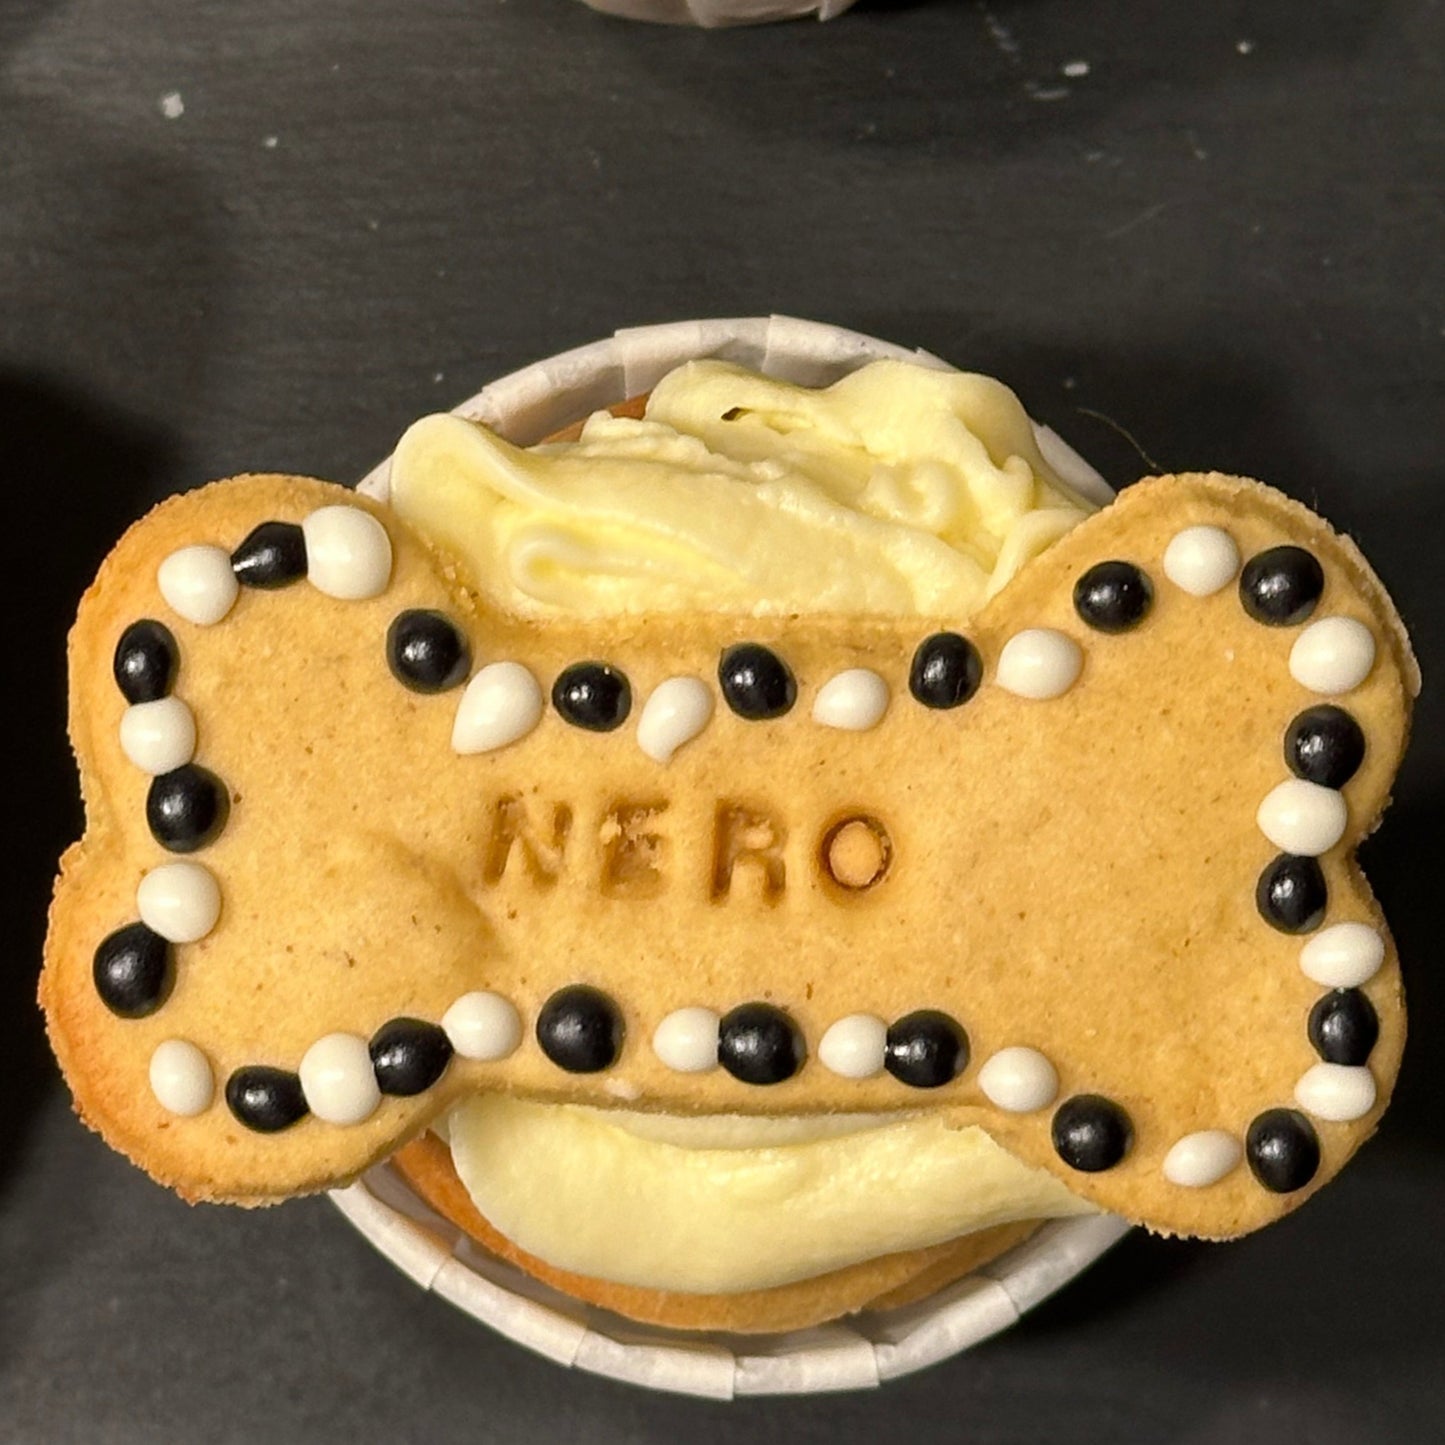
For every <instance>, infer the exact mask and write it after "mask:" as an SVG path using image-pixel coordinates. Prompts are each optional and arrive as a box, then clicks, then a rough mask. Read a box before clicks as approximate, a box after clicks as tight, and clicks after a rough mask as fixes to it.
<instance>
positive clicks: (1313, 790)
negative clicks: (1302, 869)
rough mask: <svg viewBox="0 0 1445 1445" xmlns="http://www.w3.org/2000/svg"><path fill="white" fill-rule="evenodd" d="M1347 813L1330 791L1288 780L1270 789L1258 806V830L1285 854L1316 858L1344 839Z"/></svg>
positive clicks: (1314, 785) (1313, 784)
mask: <svg viewBox="0 0 1445 1445" xmlns="http://www.w3.org/2000/svg"><path fill="white" fill-rule="evenodd" d="M1347 818H1348V813H1347V811H1346V809H1345V800H1344V798H1343V797H1341V796H1340V794H1339V793H1337V792H1336V791H1335V790H1334V789H1333V788H1322V787H1320V785H1319V784H1318V783H1308V782H1306V781H1305V780H1304V779H1303V778H1290V779H1289V780H1288V781H1286V782H1283V783H1280V784H1279V785H1278V786H1277V787H1274V788H1271V789H1270V790H1269V792H1268V793H1267V794H1266V795H1265V799H1264V801H1263V802H1262V803H1261V804H1260V805H1259V811H1258V813H1256V815H1255V820H1256V821H1257V822H1258V824H1259V831H1260V832H1261V833H1263V834H1264V836H1265V837H1266V838H1268V839H1269V841H1270V842H1271V843H1273V844H1274V846H1275V847H1276V848H1279V849H1282V850H1283V851H1284V852H1286V853H1294V854H1297V855H1299V856H1300V857H1303V858H1318V857H1319V856H1320V854H1321V853H1328V852H1329V851H1330V849H1331V848H1333V847H1334V846H1335V844H1336V843H1338V842H1339V841H1340V839H1341V838H1342V837H1343V836H1344V832H1345V822H1346V820H1347Z"/></svg>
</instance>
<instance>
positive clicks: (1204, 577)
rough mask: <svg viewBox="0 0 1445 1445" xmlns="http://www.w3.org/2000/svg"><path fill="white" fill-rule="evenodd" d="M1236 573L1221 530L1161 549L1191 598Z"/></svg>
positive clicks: (1185, 535) (1198, 530)
mask: <svg viewBox="0 0 1445 1445" xmlns="http://www.w3.org/2000/svg"><path fill="white" fill-rule="evenodd" d="M1238 571H1239V548H1238V547H1236V546H1235V545H1234V538H1233V537H1231V536H1230V535H1229V533H1228V532H1226V531H1225V530H1224V529H1223V528H1222V527H1186V528H1185V529H1184V530H1183V531H1182V532H1178V533H1176V534H1175V536H1174V539H1173V541H1171V542H1170V543H1169V545H1168V546H1167V547H1166V548H1165V549H1164V575H1165V576H1166V577H1167V578H1168V579H1169V580H1170V581H1171V582H1172V583H1173V584H1174V585H1175V586H1176V587H1180V588H1183V590H1184V591H1185V592H1187V593H1189V595H1190V596H1191V597H1212V596H1213V595H1214V593H1216V592H1218V591H1219V589H1220V588H1221V587H1227V586H1228V585H1229V583H1230V582H1231V581H1233V580H1234V574H1235V573H1236V572H1238ZM1190 1137H1191V1138H1192V1137H1193V1136H1192V1135H1191V1136H1190Z"/></svg>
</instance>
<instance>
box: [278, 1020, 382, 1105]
mask: <svg viewBox="0 0 1445 1445" xmlns="http://www.w3.org/2000/svg"><path fill="white" fill-rule="evenodd" d="M297 1073H298V1074H300V1076H301V1092H302V1093H303V1094H305V1095H306V1107H307V1108H308V1109H310V1110H311V1112H312V1113H313V1114H315V1115H316V1117H317V1118H318V1119H324V1120H325V1121H326V1122H327V1123H328V1124H360V1123H361V1122H362V1120H363V1119H369V1118H371V1116H372V1115H373V1114H374V1113H375V1112H376V1106H377V1105H378V1104H379V1103H381V1089H380V1088H379V1087H378V1086H377V1082H376V1070H375V1069H374V1068H373V1067H372V1064H371V1051H370V1050H369V1049H368V1048H367V1046H366V1040H365V1039H364V1038H362V1037H361V1035H360V1034H326V1035H325V1036H324V1037H322V1038H319V1039H317V1040H316V1042H315V1043H314V1044H312V1045H311V1047H310V1048H309V1049H307V1050H306V1052H305V1053H304V1054H302V1055H301V1067H300V1068H299V1069H298V1070H297Z"/></svg>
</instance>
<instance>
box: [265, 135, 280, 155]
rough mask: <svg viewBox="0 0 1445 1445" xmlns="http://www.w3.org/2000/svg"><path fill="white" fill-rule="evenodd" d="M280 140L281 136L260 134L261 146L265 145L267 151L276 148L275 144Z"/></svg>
mask: <svg viewBox="0 0 1445 1445" xmlns="http://www.w3.org/2000/svg"><path fill="white" fill-rule="evenodd" d="M280 140H281V137H280V136H275V135H268V136H262V137H261V144H262V145H263V146H265V147H266V149H267V150H268V151H273V150H275V149H276V147H277V145H278V144H279V143H280Z"/></svg>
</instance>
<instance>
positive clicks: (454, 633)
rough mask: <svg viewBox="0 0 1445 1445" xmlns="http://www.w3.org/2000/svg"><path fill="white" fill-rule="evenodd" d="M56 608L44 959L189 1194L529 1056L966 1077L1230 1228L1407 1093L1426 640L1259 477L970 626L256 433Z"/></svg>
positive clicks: (255, 1183)
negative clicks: (500, 598) (56, 834)
mask: <svg viewBox="0 0 1445 1445" xmlns="http://www.w3.org/2000/svg"><path fill="white" fill-rule="evenodd" d="M71 649H72V685H71V686H72V693H71V717H72V728H73V739H74V744H75V749H76V754H77V757H78V759H79V763H80V769H81V776H82V786H83V790H84V794H85V801H86V809H87V830H86V835H85V837H84V838H83V839H82V840H81V842H80V843H78V844H77V845H75V846H74V847H73V848H72V849H71V850H70V851H69V852H68V853H67V854H66V856H65V858H64V860H63V863H62V872H61V878H60V881H59V883H58V885H57V890H56V896H55V902H54V906H53V909H52V915H51V927H50V935H49V939H48V943H47V956H46V966H45V970H44V973H43V976H42V983H41V995H42V1001H43V1003H44V1005H45V1008H46V1013H47V1018H48V1023H49V1029H50V1035H51V1039H52V1042H53V1045H54V1047H55V1051H56V1053H57V1055H58V1056H59V1058H60V1060H61V1063H62V1065H63V1067H64V1069H65V1072H66V1074H67V1076H68V1078H69V1080H70V1082H71V1086H72V1088H73V1090H74V1093H75V1096H76V1100H77V1104H78V1107H79V1109H80V1111H81V1113H82V1114H83V1116H84V1117H85V1118H86V1119H87V1120H88V1121H89V1122H90V1123H92V1124H93V1125H94V1126H95V1127H96V1128H98V1129H99V1130H100V1131H101V1132H102V1133H103V1134H104V1135H105V1136H106V1138H107V1139H108V1140H109V1141H110V1142H111V1143H112V1144H114V1145H115V1146H116V1147H118V1148H119V1149H121V1150H123V1151H124V1152H125V1153H126V1154H128V1155H129V1156H130V1157H131V1158H132V1159H134V1160H135V1161H136V1162H137V1163H139V1164H140V1165H141V1166H142V1167H143V1168H145V1169H146V1170H147V1171H148V1172H150V1173H151V1174H152V1175H153V1176H154V1177H156V1178H157V1179H159V1180H161V1181H162V1182H164V1183H167V1184H170V1185H172V1186H173V1187H175V1188H176V1189H177V1190H178V1191H179V1192H181V1193H182V1194H184V1195H186V1196H187V1197H190V1198H209V1199H227V1200H234V1201H240V1202H247V1203H262V1202H268V1201H272V1200H276V1199H279V1198H282V1197H285V1196H288V1195H292V1194H296V1193H302V1192H306V1191H309V1190H317V1189H322V1188H326V1187H329V1186H331V1185H334V1184H338V1183H340V1182H343V1181H345V1180H347V1179H350V1178H351V1177H353V1176H355V1175H356V1174H357V1173H359V1172H360V1171H362V1170H363V1169H365V1168H366V1167H368V1166H369V1165H370V1164H372V1163H373V1162H375V1161H377V1160H378V1159H381V1158H384V1157H386V1156H387V1155H388V1154H390V1153H391V1152H392V1151H393V1150H395V1149H396V1148H397V1147H398V1146H399V1145H400V1144H401V1143H403V1142H404V1141H406V1140H407V1139H409V1138H411V1137H413V1136H415V1135H416V1134H418V1133H419V1132H420V1131H421V1130H423V1129H424V1128H425V1127H426V1125H427V1124H428V1123H429V1122H430V1121H431V1120H433V1119H434V1118H436V1117H437V1116H438V1115H440V1114H441V1113H443V1112H444V1111H446V1110H448V1109H449V1108H450V1107H451V1106H452V1105H453V1104H455V1103H456V1102H458V1101H459V1100H460V1099H462V1098H463V1097H465V1096H466V1095H468V1094H469V1093H471V1092H474V1091H477V1090H501V1091H506V1092H511V1093H516V1094H518V1095H523V1096H526V1097H530V1098H536V1099H544V1100H548V1099H550V1100H558V1101H575V1102H587V1103H594V1104H604V1105H605V1104H607V1103H608V1102H616V1101H626V1102H627V1103H628V1106H629V1107H631V1108H634V1109H635V1108H651V1109H658V1110H666V1111H670V1112H673V1113H703V1112H716V1113H767V1114H774V1113H778V1114H801V1113H810V1112H830V1111H868V1112H886V1111H890V1110H918V1109H921V1108H922V1109H930V1110H939V1111H942V1112H943V1113H944V1114H946V1116H947V1117H948V1118H949V1119H951V1120H952V1121H955V1122H956V1123H958V1124H960V1125H966V1124H979V1125H982V1126H983V1127H984V1128H986V1129H987V1130H988V1132H989V1133H990V1134H991V1135H993V1137H994V1138H995V1139H997V1140H998V1141H999V1142H1000V1143H1001V1144H1003V1145H1004V1146H1005V1147H1006V1148H1007V1149H1009V1150H1010V1151H1012V1152H1013V1153H1014V1154H1015V1155H1017V1156H1018V1157H1019V1158H1020V1159H1022V1160H1024V1161H1025V1162H1027V1163H1029V1164H1033V1165H1035V1166H1038V1167H1040V1168H1043V1169H1046V1170H1048V1171H1050V1172H1051V1173H1052V1174H1054V1175H1055V1176H1056V1177H1057V1178H1059V1179H1061V1180H1063V1181H1064V1182H1065V1183H1066V1184H1067V1185H1068V1187H1069V1188H1070V1189H1071V1190H1073V1191H1075V1192H1076V1193H1077V1194H1079V1195H1081V1196H1083V1197H1084V1198H1086V1199H1088V1200H1089V1201H1091V1202H1092V1203H1094V1204H1096V1205H1097V1206H1098V1207H1100V1208H1102V1209H1106V1210H1109V1211H1112V1212H1115V1213H1118V1214H1121V1215H1123V1216H1126V1217H1127V1218H1129V1219H1131V1220H1134V1221H1136V1222H1139V1223H1142V1224H1145V1225H1147V1226H1148V1227H1150V1228H1152V1229H1155V1230H1158V1231H1163V1232H1169V1233H1182V1234H1192V1235H1201V1236H1209V1237H1226V1236H1232V1235H1237V1234H1240V1233H1243V1232H1245V1231H1247V1230H1249V1229H1253V1228H1256V1227H1258V1226H1260V1225H1262V1224H1265V1223H1267V1222H1269V1221H1270V1220H1271V1219H1274V1218H1276V1217H1277V1216H1279V1215H1280V1214H1281V1213H1283V1212H1285V1211H1286V1210H1288V1209H1290V1208H1292V1207H1293V1206H1295V1205H1296V1204H1298V1203H1299V1202H1301V1201H1302V1200H1303V1199H1304V1198H1306V1197H1308V1195H1309V1194H1310V1193H1311V1192H1312V1191H1313V1190H1314V1189H1315V1188H1317V1187H1319V1185H1321V1184H1322V1183H1324V1182H1325V1181H1326V1180H1327V1179H1329V1178H1330V1177H1331V1176H1332V1175H1333V1174H1334V1173H1335V1172H1336V1171H1337V1170H1338V1169H1339V1168H1340V1167H1341V1165H1343V1163H1344V1162H1345V1161H1346V1160H1347V1159H1348V1158H1349V1156H1350V1155H1351V1154H1352V1153H1353V1152H1354V1150H1355V1149H1356V1148H1357V1147H1358V1146H1359V1144H1360V1143H1361V1142H1362V1141H1363V1140H1364V1139H1365V1138H1366V1137H1368V1135H1369V1134H1370V1132H1371V1131H1372V1130H1373V1128H1374V1127H1375V1124H1376V1122H1377V1120H1378V1118H1379V1116H1380V1113H1381V1111H1382V1110H1383V1108H1384V1106H1385V1103H1386V1101H1387V1099H1388V1095H1389V1092H1390V1088H1391V1086H1392V1083H1393V1080H1394V1077H1395V1074H1396V1071H1397V1068H1398V1064H1399V1058H1400V1051H1401V1048H1402V1045H1403V1040H1404V1012H1403V1001H1402V995H1401V989H1400V983H1399V973H1398V965H1397V960H1396V957H1395V950H1394V946H1393V943H1392V941H1391V939H1390V937H1389V933H1388V930H1387V929H1386V927H1385V923H1384V920H1383V919H1382V917H1381V916H1380V913H1379V910H1378V909H1377V907H1376V906H1375V903H1374V901H1373V898H1372V897H1371V895H1370V892H1369V890H1368V887H1367V885H1366V883H1365V881H1364V879H1363V877H1362V876H1361V874H1360V873H1359V870H1358V868H1357V867H1356V866H1355V864H1354V861H1353V851H1354V848H1355V846H1356V845H1357V844H1358V842H1359V840H1360V839H1361V838H1362V837H1363V836H1365V834H1367V833H1368V832H1369V831H1370V829H1371V828H1372V827H1373V826H1374V825H1375V823H1376V821H1377V820H1378V817H1379V814H1380V812H1381V810H1382V808H1383V806H1384V804H1385V802H1386V799H1387V797H1388V793H1389V788H1390V783H1391V780H1392V778H1393V775H1394V772H1395V769H1396V767H1397V765H1398V761H1399V758H1400V755H1401V752H1402V749H1403V746H1404V741H1405V737H1406V730H1407V719H1408V710H1409V705H1410V701H1411V698H1412V697H1413V696H1414V694H1415V692H1416V691H1417V688H1418V678H1417V674H1416V669H1415V664H1414V661H1413V658H1412V656H1411V654H1410V651H1409V645H1408V641H1407V639H1406V637H1405V635H1404V632H1403V630H1402V628H1401V626H1400V623H1399V621H1398V619H1397V618H1396V616H1395V614H1394V612H1393V610H1392V608H1391V607H1390V604H1389V601H1388V599H1387V598H1386V597H1385V595H1384V592H1383V590H1382V589H1381V587H1380V585H1379V583H1378V582H1377V580H1376V579H1375V578H1374V576H1373V574H1372V573H1371V572H1370V570H1369V568H1368V566H1367V565H1366V563H1365V562H1364V560H1363V558H1361V556H1360V555H1359V553H1358V552H1357V550H1356V549H1355V548H1354V547H1353V545H1352V544H1351V543H1350V542H1348V540H1346V539H1343V538H1340V537H1338V536H1336V535H1335V534H1334V533H1333V532H1331V531H1330V529H1329V528H1328V527H1327V526H1326V525H1325V524H1324V523H1323V522H1322V521H1321V520H1320V519H1319V518H1317V517H1315V516H1314V515H1313V514H1311V513H1310V512H1309V511H1307V510H1306V509H1305V508H1303V507H1301V506H1300V505H1298V504H1297V503H1294V502H1291V501H1289V500H1288V499H1287V498H1284V497H1283V496H1281V495H1279V494H1278V493H1275V492H1273V491H1270V490H1269V489H1267V488H1264V487H1262V486H1260V485H1259V484H1257V483H1252V482H1246V481H1241V480H1239V479H1233V478H1227V477H1221V476H1215V475H1191V476H1179V477H1165V478H1156V479H1152V480H1149V481H1146V482H1142V483H1139V484H1138V485H1136V486H1134V487H1131V488H1129V489H1128V490H1127V491H1126V492H1125V493H1124V494H1123V495H1122V496H1121V497H1120V498H1119V499H1118V500H1117V501H1116V502H1114V503H1113V504H1112V505H1110V506H1109V507H1107V508H1105V509H1104V510H1103V511H1101V512H1099V513H1097V514H1096V515H1095V516H1093V517H1091V518H1089V519H1088V520H1087V521H1085V522H1083V523H1082V524H1080V525H1079V526H1078V527H1076V528H1075V529H1074V530H1073V531H1072V532H1070V533H1069V534H1068V535H1067V536H1065V537H1063V538H1062V540H1060V541H1058V542H1057V543H1056V544H1055V545H1054V546H1053V548H1052V549H1051V550H1049V551H1048V552H1046V553H1044V554H1043V555H1042V556H1040V557H1038V558H1036V559H1034V560H1033V561H1031V562H1029V563H1028V564H1027V565H1026V566H1025V567H1024V569H1023V570H1022V571H1021V572H1020V573H1019V574H1018V575H1017V576H1016V577H1015V578H1014V580H1013V581H1012V582H1010V583H1009V585H1008V586H1007V587H1006V588H1005V589H1004V590H1003V592H1001V593H1000V594H999V595H998V596H997V597H995V598H994V599H993V600H992V601H991V602H989V603H988V604H987V605H986V606H985V608H984V609H983V610H982V612H981V613H979V614H978V615H977V616H976V617H975V618H974V619H973V620H972V621H971V622H970V623H969V624H968V625H967V627H966V628H956V627H953V626H951V625H950V623H949V620H948V619H946V618H943V619H937V620H936V621H934V622H931V623H920V622H919V621H918V620H917V619H888V620H879V619H859V618H829V617H816V618H790V617H786V616H784V617H770V618H757V617H753V618H749V617H746V616H737V617H720V616H716V615H702V614H683V615H678V616H641V617H609V618H593V619H585V620H575V621H556V620H550V621H547V622H545V623H544V622H541V621H537V620H526V619H520V618H517V617H513V616H509V615H506V614H504V613H501V612H499V611H497V610H496V609H495V608H492V607H489V606H488V605H486V604H484V603H483V602H482V601H480V600H479V599H478V597H477V596H476V594H475V593H474V592H472V591H471V590H469V588H468V586H467V585H466V581H465V579H464V578H463V577H462V576H461V575H460V574H459V573H457V571H456V570H455V569H454V568H453V567H452V566H451V565H450V564H449V563H448V562H447V561H446V559H444V558H442V557H440V556H438V555H437V554H435V553H433V552H432V551H431V550H429V549H428V547H427V546H426V545H425V544H424V543H423V542H422V541H421V540H420V539H419V538H418V537H417V536H416V535H414V534H413V533H411V532H410V531H409V530H408V529H407V528H406V527H405V526H404V525H403V524H402V523H401V522H400V521H399V520H398V519H397V518H396V517H395V516H394V515H393V514H391V513H389V512H388V511H387V510H386V509H384V508H381V507H379V506H377V505H376V504H374V503H371V502H369V501H367V500H366V499H364V498H362V497H359V496H357V495H355V494H353V493H351V492H348V491H346V490H344V489H341V488H337V487H332V486H328V485H326V484H324V483H319V482H312V481H306V480H301V479H295V478H286V477H267V476H261V477H245V478H240V479H237V480H235V481H231V482H225V483H217V484H214V485H212V486H210V487H207V488H205V489H202V490H201V491H198V492H195V493H191V494H188V495H185V496H181V497H177V498H174V499H172V500H171V501H169V502H166V503H165V504H163V505H162V506H161V507H159V508H157V509H156V511H155V512H153V513H152V514H151V515H150V516H149V517H148V518H146V519H145V520H144V521H142V522H141V523H139V524H138V525H137V526H135V527H134V528H132V530H131V531H130V532H129V533H128V534H127V535H126V537H125V538H124V539H122V541H121V543H120V544H119V545H118V547H117V548H116V550H115V552H114V553H113V554H112V555H111V557H110V558H109V559H108V560H107V561H106V563H105V564H104V566H103V567H102V569H101V572H100V575H99V577H98V578H97V580H96V582H95V584H94V585H93V587H92V588H91V589H90V591H89V593H88V594H87V596H86V598H85V600H84V602H83V604H82V607H81V613H80V617H79V620H78V622H77V624H76V627H75V630H74V633H73V635H72V640H71Z"/></svg>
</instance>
